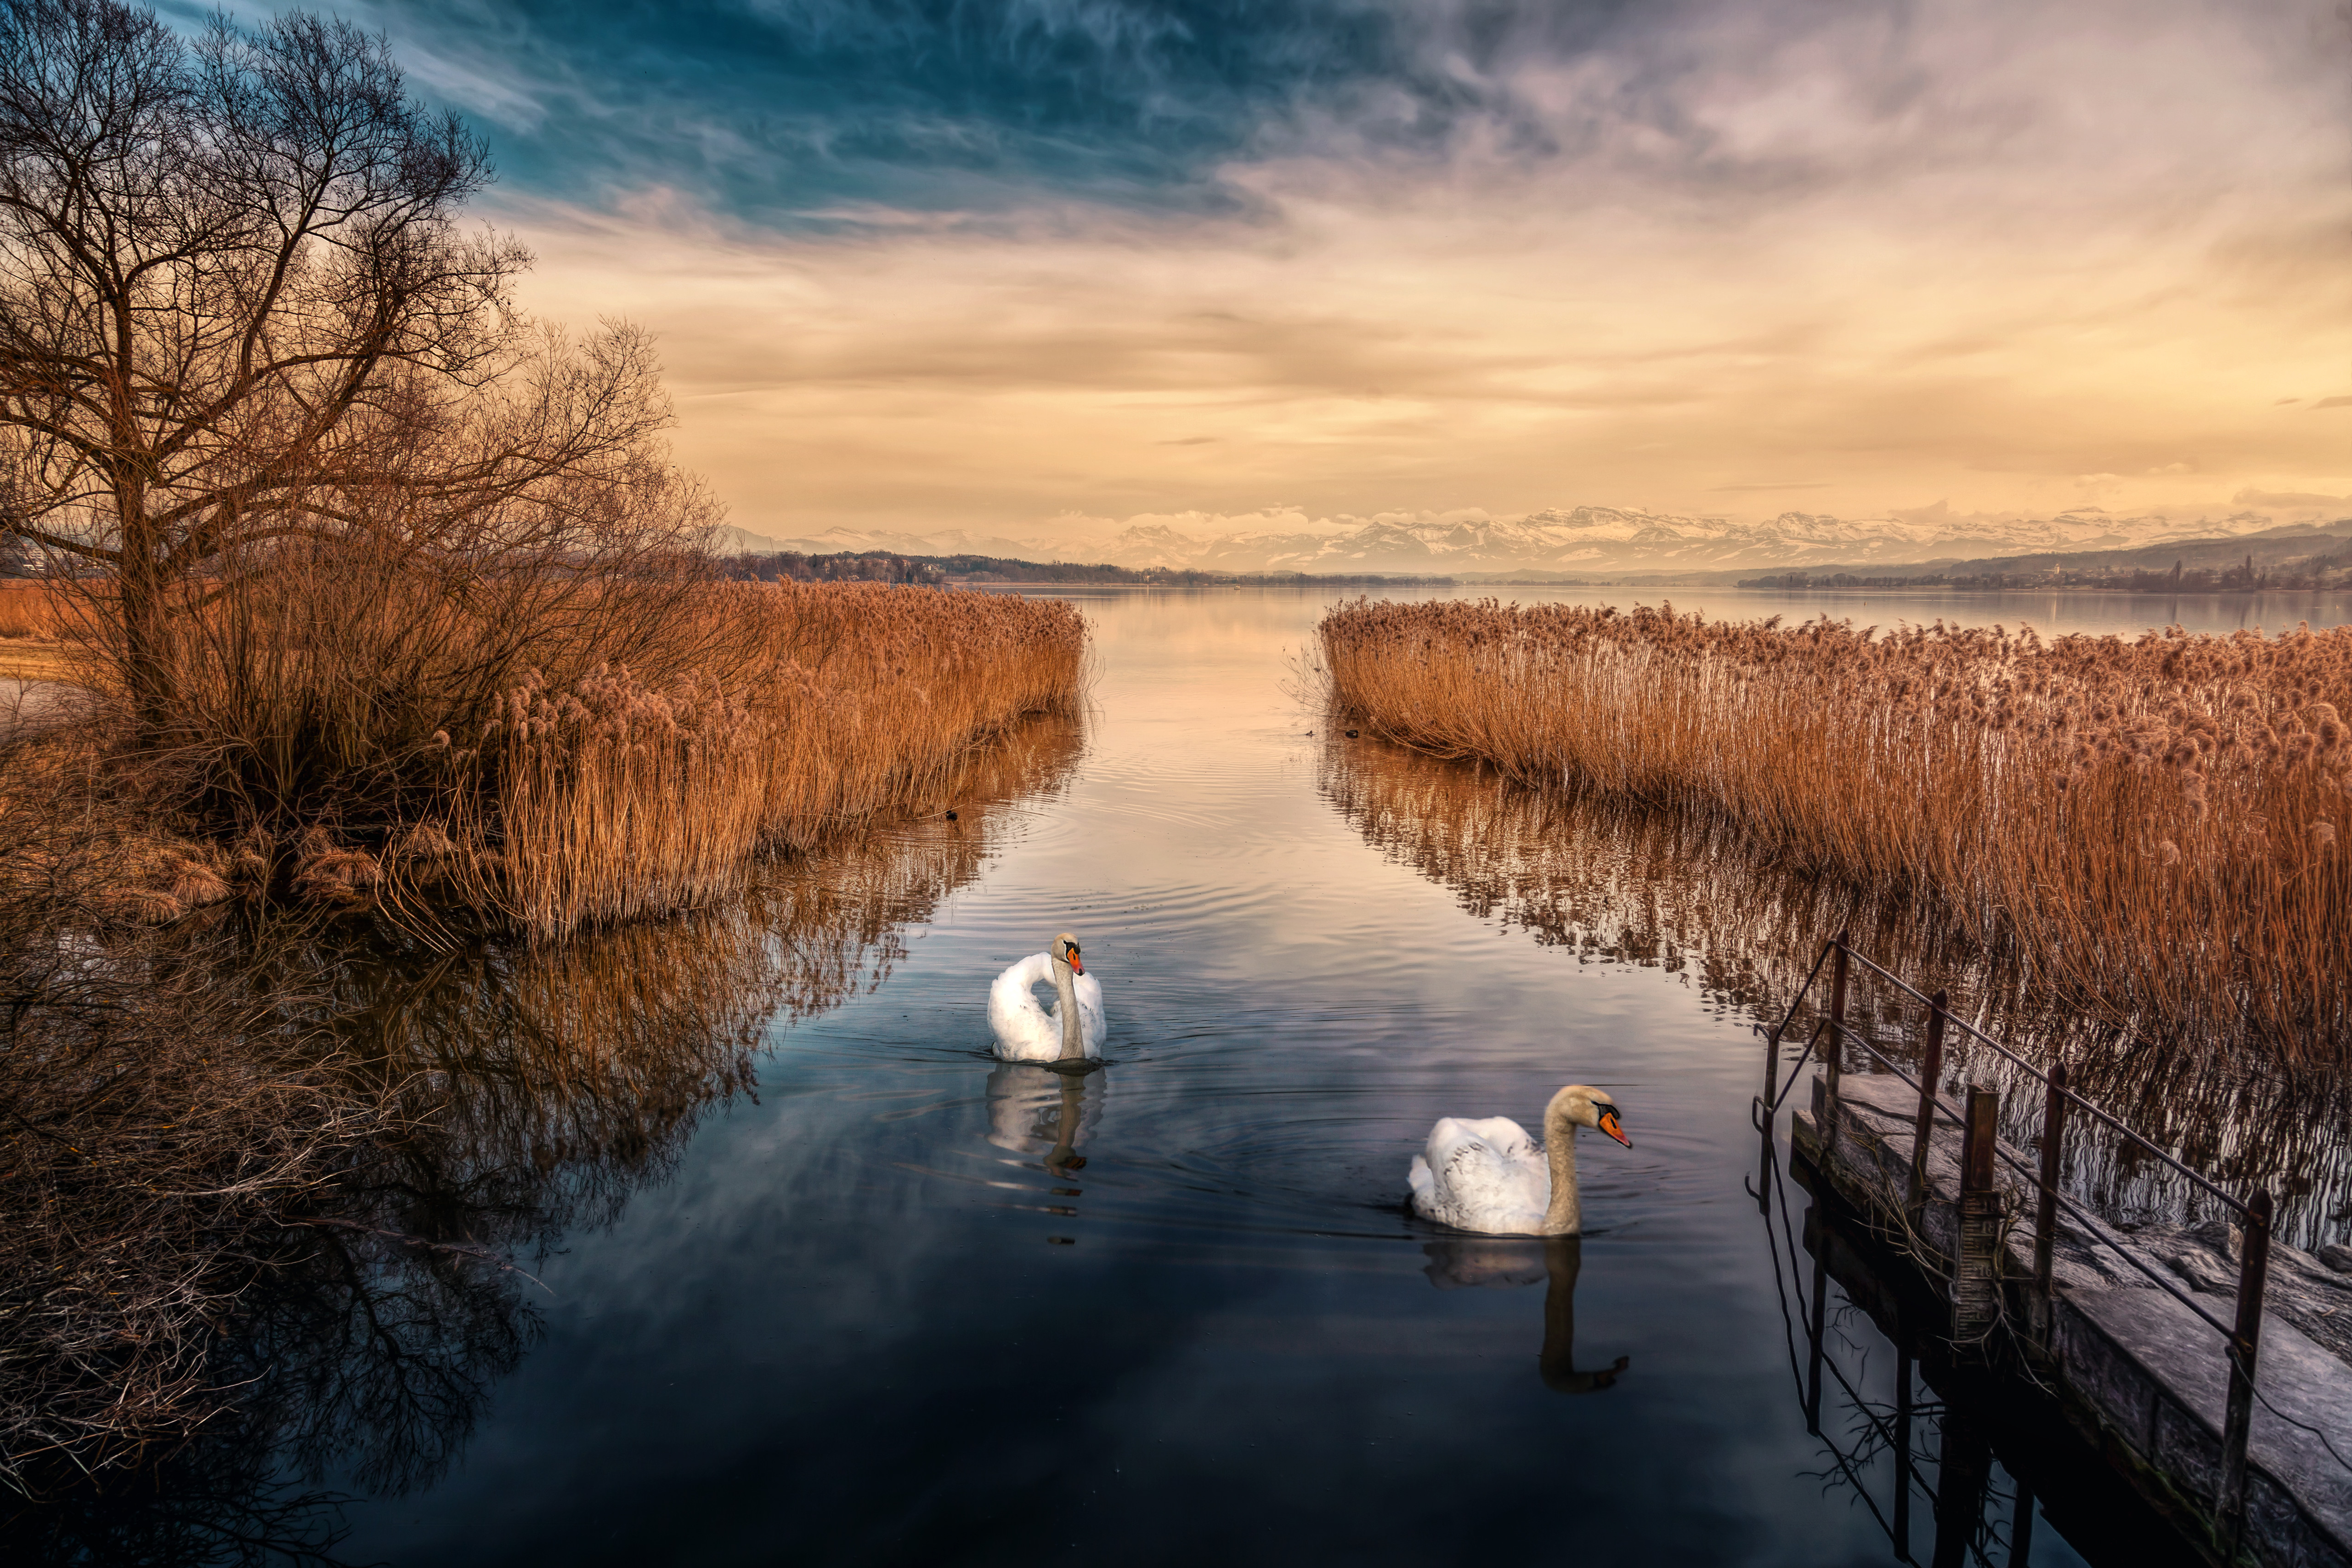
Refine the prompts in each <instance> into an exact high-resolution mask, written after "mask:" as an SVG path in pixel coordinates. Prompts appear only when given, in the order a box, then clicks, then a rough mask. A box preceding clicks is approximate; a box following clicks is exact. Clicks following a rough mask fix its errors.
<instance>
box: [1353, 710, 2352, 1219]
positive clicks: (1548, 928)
mask: <svg viewBox="0 0 2352 1568" xmlns="http://www.w3.org/2000/svg"><path fill="white" fill-rule="evenodd" d="M1318 783H1319V787H1320V789H1321V791H1322V794H1323V795H1324V797H1325V798H1326V799H1327V800H1328V802H1329V803H1330V804H1331V805H1332V806H1333V807H1334V808H1335V809H1337V810H1338V811H1339V814H1340V815H1341V816H1343V817H1344V818H1346V820H1347V821H1348V822H1349V824H1350V825H1351V826H1354V827H1355V828H1356V830H1357V831H1358V832H1360V833H1361V834H1362V835H1363V837H1364V839H1365V841H1366V842H1367V843H1368V844H1370V845H1371V846H1372V847H1375V848H1377V849H1379V850H1380V851H1381V853H1382V854H1384V855H1386V856H1387V857H1388V858H1391V860H1394V861H1396V862H1398V863H1401V864H1403V865H1406V866H1410V867H1412V868H1413V869H1414V870H1415V871H1417V872H1419V873H1420V874H1421V875H1422V876H1423V877H1425V878H1427V879H1429V880H1431V881H1433V882H1435V883H1438V884H1440V885H1442V886H1444V887H1446V888H1449V889H1452V890H1453V891H1454V894H1455V896H1456V897H1457V898H1458V900H1460V902H1461V904H1462V907H1463V909H1464V910H1465V911H1466V912H1468V913H1470V914H1471V915H1474V916H1475V917H1477V918H1478V919H1481V920H1492V921H1496V922H1497V923H1498V924H1500V925H1502V926H1504V927H1506V928H1516V929H1519V930H1522V931H1526V932H1527V934H1528V936H1529V937H1530V938H1532V939H1533V940H1534V941H1535V942H1538V943H1540V944H1543V945H1546V946H1556V947H1565V948H1569V949H1572V950H1573V951H1575V952H1577V954H1578V955H1579V957H1580V961H1583V962H1592V963H1631V964H1638V965H1642V966H1644V967H1655V968H1660V969H1663V970H1664V971H1666V972H1668V973H1678V974H1681V975H1683V976H1684V977H1685V980H1686V982H1687V983H1688V984H1693V985H1695V986H1696V988H1697V989H1698V990H1699V991H1700V992H1701V994H1703V995H1705V996H1706V998H1708V999H1709V1000H1710V1001H1711V1002H1713V1003H1714V1004H1715V1005H1717V1006H1719V1007H1721V1008H1723V1009H1724V1010H1726V1011H1728V1012H1733V1013H1741V1014H1746V1015H1747V1016H1749V1017H1751V1018H1752V1019H1754V1020H1755V1021H1757V1022H1759V1023H1760V1024H1762V1025H1765V1026H1769V1025H1771V1024H1774V1023H1777V1022H1779V1021H1780V1018H1781V1016H1783V1014H1784V1013H1785V1012H1786V1011H1787V1009H1788V1006H1789V1004H1790V998H1791V997H1793V996H1794V995H1795V994H1797V992H1798V991H1799V989H1800V988H1801V986H1802V984H1803V983H1804V980H1805V977H1806V974H1807V973H1808V971H1809V970H1810V969H1811V966H1812V964H1813V962H1814V960H1815V959H1816V958H1817V957H1818V956H1819V954H1820V952H1821V951H1822V943H1823V942H1827V941H1828V940H1829V939H1830V938H1831V937H1832V936H1834V935H1835V934H1836V933H1837V932H1838V931H1847V932H1849V940H1850V941H1851V942H1852V943H1853V946H1854V947H1855V948H1856V949H1857V950H1858V951H1860V952H1864V953H1867V954H1869V955H1870V956H1871V957H1872V958H1873V959H1874V960H1875V961H1876V962H1878V963H1883V964H1885V966H1886V967H1888V968H1889V969H1892V970H1893V971H1895V973H1898V974H1900V975H1903V976H1904V977H1905V978H1906V980H1908V981H1909V982H1910V983H1911V984H1914V985H1916V986H1917V987H1918V988H1920V989H1921V990H1923V991H1934V990H1937V989H1939V988H1940V989H1945V990H1948V992H1949V993H1950V994H1951V1004H1950V1005H1951V1007H1952V1009H1953V1011H1954V1012H1955V1013H1957V1014H1958V1015H1959V1016H1963V1017H1966V1018H1968V1019H1969V1022H1971V1023H1973V1024H1975V1025H1976V1026H1978V1027H1979V1028H1981V1029H1983V1030H1985V1031H1986V1032H1987V1033H1989V1034H1990V1035H1992V1036H1993V1037H1995V1038H1997V1039H2000V1040H2001V1041H2003V1042H2004V1043H2005V1044H2007V1045H2008V1047H2010V1048H2011V1049H2012V1050H2014V1051H2016V1052H2018V1053H2019V1054H2020V1055H2021V1056H2023V1057H2026V1058H2029V1059H2032V1060H2039V1061H2043V1062H2047V1061H2052V1060H2056V1059H2060V1058H2063V1059H2064V1060H2065V1061H2066V1062H2067V1064H2068V1070H2069V1072H2070V1073H2071V1074H2072V1076H2073V1081H2074V1087H2075V1088H2076V1089H2080V1090H2082V1091H2083V1092H2084V1093H2085V1094H2086V1095H2088V1096H2089V1097H2091V1098H2092V1099H2093V1100H2095V1102H2097V1103H2099V1104H2101V1105H2104V1106H2105V1107H2106V1108H2107V1109H2108V1110H2112V1111H2114V1112H2115V1113H2116V1114H2117V1115H2118V1116H2120V1117H2122V1118H2123V1119H2124V1120H2125V1121H2127V1122H2129V1123H2130V1124H2131V1125H2132V1126H2134V1127H2135V1128H2137V1129H2138V1130H2139V1131H2141V1132H2142V1133H2143V1134H2145V1135H2146V1136H2147V1137H2149V1138H2152V1139H2154V1140H2155V1141H2156V1142H2158V1143H2161V1144H2165V1145H2167V1146H2168V1147H2170V1148H2172V1149H2173V1150H2174V1151H2175V1152H2177V1153H2178V1154H2179V1157H2180V1158H2182V1159H2184V1160H2186V1161H2188V1162H2189V1163H2191V1164H2193V1165H2196V1166H2197V1167H2199V1168H2200V1169H2201V1170H2203V1171H2205V1172H2206V1173H2209V1174H2210V1175H2213V1176H2215V1177H2216V1178H2217V1179H2219V1180H2221V1181H2222V1182H2223V1183H2224V1184H2252V1183H2256V1182H2262V1183H2266V1184H2270V1185H2272V1186H2273V1190H2274V1192H2275V1194H2277V1196H2278V1198H2279V1210H2278V1220H2277V1234H2278V1235H2279V1237H2281V1238H2282V1239H2284V1240H2285V1241H2287V1242H2289V1243H2291V1244H2293V1245H2295V1246H2299V1247H2304V1248H2305V1249H2307V1250H2308V1249H2312V1248H2315V1247H2319V1246H2321V1245H2324V1244H2326V1243H2328V1242H2333V1241H2339V1240H2342V1239H2344V1237H2346V1236H2347V1234H2352V1147H2347V1140H2346V1138H2345V1136H2344V1128H2345V1126H2346V1112H2347V1094H2346V1092H2345V1089H2344V1087H2343V1086H2341V1085H2336V1084H2333V1083H2326V1082H2313V1081H2309V1080H2304V1081H2298V1080H2296V1079H2293V1078H2291V1077H2289V1076H2287V1075H2286V1074H2284V1073H2283V1072H2273V1073H2267V1074H2265V1073H2258V1072H2252V1071H2248V1070H2245V1069H2243V1068H2235V1067H2229V1066H2224V1065H2222V1064H2220V1063H2217V1062H2214V1061H2211V1060H2208V1059H2202V1058H2198V1059H2187V1060H2184V1059H2182V1058H2179V1057H2178V1056H2176V1055H2171V1054H2168V1053H2166V1052H2164V1051H2163V1050H2162V1049H2161V1048H2160V1047H2151V1046H2148V1045H2146V1044H2144V1043H2142V1042H2140V1041H2137V1040H2134V1039H2129V1038H2118V1037H2116V1035H2115V1033H2114V1032H2113V1031H2111V1030H2108V1029H2105V1028H2102V1027H2099V1026H2092V1025H2088V1024H2085V1023H2084V1022H2083V1021H2082V1020H2080V1019H2078V1018H2074V1017H2071V1016H2058V1015H2053V1013H2051V1012H2050V1011H2049V1010H2048V1009H2047V1008H2045V1007H2044V1006H2042V1005H2041V1002H2040V998H2039V993H2038V991H2037V988H2036V986H2035V984H2034V983H2033V975H2032V972H2031V970H2030V969H2028V968H2027V967H2026V966H2024V965H2023V964H2021V963H2019V962H2018V961H2017V959H2016V958H2015V956H2014V955H2013V954H2011V953H2007V952H1987V951H1985V950H1983V949H1981V948H1979V947H1978V946H1977V945H1976V944H1974V943H1972V942H1969V941H1968V940H1966V939H1965V938H1963V937H1962V936H1960V935H1959V934H1958V931H1956V930H1955V929H1954V928H1953V926H1952V925H1951V924H1950V923H1949V922H1948V921H1942V920H1939V919H1938V918H1937V913H1936V911H1935V910H1934V908H1933V907H1932V906H1931V905H1929V904H1927V902H1925V901H1923V900H1903V899H1898V898H1889V897H1875V898H1874V897H1869V896H1864V895H1856V894H1853V893H1852V892H1850V891H1847V890H1845V889H1840V888H1836V887H1834V886H1832V885H1831V884H1827V883H1824V882H1822V881H1820V880H1818V879H1814V878H1811V877H1808V876H1804V875H1801V874H1797V873H1793V872H1791V871H1790V870H1788V869H1786V868H1782V867H1779V866H1776V865H1774V864H1773V863H1772V862H1771V861H1770V860H1769V859H1767V858H1763V857H1761V856H1759V855H1758V854H1757V853H1755V852H1754V851H1752V850H1751V849H1749V848H1748V847H1747V846H1746V845H1745V844H1744V843H1743V842H1742V841H1741V840H1740V838H1739V837H1738V836H1737V835H1736V834H1733V833H1730V832H1728V831H1727V830H1726V829H1724V828H1722V827H1721V826H1716V825H1711V824H1706V823H1703V822H1698V821H1695V820H1694V819H1692V818H1691V817H1689V816H1683V815H1680V814H1675V813H1666V812H1654V811H1644V810H1641V809H1638V808H1633V807H1627V806H1622V805H1612V804H1603V803H1598V802H1594V801H1591V800H1585V799H1579V798H1577V797H1575V796H1573V795H1568V794H1565V793H1559V792H1552V791H1539V790H1534V789H1530V788H1528V787H1526V786H1524V785H1520V784H1513V783H1511V782H1509V781H1507V780H1506V779H1504V778H1502V777H1501V776H1499V775H1498V774H1496V773H1494V772H1493V771H1492V770H1490V769H1486V768H1484V767H1482V766H1480V765H1479V764H1477V763H1461V762H1452V761H1448V760H1444V759H1441V758H1435V757H1431V756H1427V755H1424V754H1423V753H1421V752H1413V751H1411V750H1408V749H1406V748H1403V747H1400V746H1393V745H1390V744H1387V743H1385V742H1379V741H1375V740H1371V739H1368V738H1367V739H1358V740H1352V741H1351V740H1346V739H1341V738H1334V739H1332V740H1331V741H1330V742H1329V743H1328V744H1327V745H1326V747H1325V749H1324V751H1323V753H1322V759H1321V764H1320V772H1319V780H1318ZM1822 989H1823V990H1824V991H1825V988H1822ZM1848 1011H1849V1017H1850V1018H1851V1019H1852V1020H1853V1021H1855V1022H1857V1023H1859V1024H1861V1025H1863V1026H1865V1027H1867V1028H1869V1030H1870V1031H1871V1033H1872V1035H1873V1037H1874V1038H1876V1039H1878V1040H1880V1041H1882V1042H1884V1043H1885V1047H1887V1048H1888V1049H1889V1054H1890V1055H1894V1056H1895V1057H1896V1058H1897V1059H1898V1060H1904V1061H1906V1063H1907V1064H1908V1065H1910V1066H1913V1067H1916V1062H1917V1058H1918V1053H1919V1049H1920V1043H1921V1040H1922V1038H1923V1037H1924V1030H1925V1026H1926V1016H1925V1015H1926V1010H1925V1009H1924V1008H1923V1007H1921V1006H1920V1005H1918V1004H1917V1003H1916V1002H1915V1001H1913V1000H1912V999H1911V998H1910V997H1908V996H1906V995H1905V994H1903V993H1901V992H1900V991H1898V990H1896V989H1895V987H1893V986H1890V985H1886V984H1884V983H1874V982H1873V981H1872V980H1871V978H1870V977H1869V976H1868V975H1867V974H1866V973H1863V972H1860V971H1857V973H1856V975H1855V979H1854V983H1853V995H1852V997H1851V999H1850V1001H1849V1004H1848ZM1817 1021H1818V1019H1817V1016H1816V1015H1815V1012H1814V1007H1813V1002H1812V999H1811V998H1809V999H1808V1001H1807V1004H1806V1005H1805V1006H1804V1007H1803V1008H1802V1009H1801V1011H1800V1013H1799V1015H1798V1016H1797V1019H1796V1021H1795V1022H1794V1024H1792V1026H1790V1030H1789V1032H1788V1035H1787V1037H1786V1038H1787V1041H1788V1042H1789V1043H1788V1044H1787V1045H1786V1046H1784V1047H1783V1050H1782V1071H1783V1074H1784V1075H1785V1074H1786V1073H1787V1071H1788V1070H1789V1069H1790V1066H1791V1065H1792V1064H1793V1060H1794V1058H1795V1057H1796V1054H1797V1050H1796V1047H1797V1045H1798V1044H1799V1043H1801V1041H1803V1040H1805V1039H1807V1038H1809V1037H1811V1032H1812V1027H1813V1025H1814V1024H1815V1023H1816V1022H1817ZM1757 1060H1758V1066H1759V1079H1760V1072H1761V1067H1762V1061H1763V1047H1762V1044H1761V1042H1760V1041H1759V1045H1758V1048H1757ZM1843 1066H1844V1068H1846V1070H1849V1071H1855V1072H1870V1071H1874V1070H1884V1069H1883V1068H1878V1067H1877V1066H1876V1064H1874V1062H1873V1061H1872V1060H1871V1059H1870V1058H1869V1056H1868V1054H1867V1053H1866V1052H1864V1051H1863V1050H1862V1049H1861V1048H1860V1047H1848V1050H1847V1055H1846V1057H1845V1059H1844V1062H1843ZM1946 1069H1947V1079H1946V1082H1947V1085H1948V1086H1949V1087H1952V1088H1957V1087H1958V1086H1959V1085H1961V1084H1964V1083H1968V1082H1975V1083H1979V1084H1983V1085H1985V1086H1987V1087H1990V1088H1994V1089H1999V1090H2000V1092H2001V1103H2002V1123H2003V1128H2002V1131H2003V1136H2004V1137H2005V1138H2007V1139H2008V1140H2009V1141H2010V1142H2012V1143H2014V1144H2016V1145H2017V1146H2018V1147H2020V1148H2032V1147H2035V1146H2037V1145H2038V1142H2039V1129H2040V1125H2041V1116H2042V1104H2041V1090H2040V1087H2039V1085H2038V1084H2036V1083H2033V1082H2032V1080H2031V1079H2028V1078H2027V1076H2026V1075H2024V1074H2022V1073H2021V1072H2019V1071H2018V1070H2017V1069H2016V1068H2014V1067H2013V1066H2011V1064H2009V1063H2006V1062H2004V1061H2002V1060H2001V1059H2000V1058H1999V1057H1997V1056H1995V1055H1994V1054H1993V1053H1991V1052H1990V1051H1986V1050H1983V1049H1981V1048H1978V1049H1975V1050H1971V1049H1969V1047H1968V1043H1967V1041H1966V1039H1965V1037H1959V1036H1958V1034H1957V1032H1956V1034H1955V1037H1954V1038H1953V1039H1952V1040H1951V1041H1949V1042H1948V1047H1947V1053H1946ZM1799 1092H1802V1089H1800V1091H1799ZM2066 1144H2067V1147H2066V1149H2065V1151H2064V1159H2063V1179H2064V1181H2065V1183H2066V1184H2067V1186H2068V1188H2069V1189H2070V1190H2071V1191H2073V1192H2074V1193H2075V1194H2079V1195H2080V1196H2082V1197H2084V1199H2086V1200H2088V1201H2090V1202H2092V1203H2094V1204H2095V1205H2097V1206H2098V1207H2099V1208H2100V1210H2102V1211H2103V1212H2104V1213H2105V1214H2106V1215H2109V1216H2111V1217H2113V1218H2116V1219H2119V1220H2123V1221H2126V1222H2138V1221H2145V1220H2163V1221H2170V1222H2189V1221H2194V1220H2199V1219H2203V1218H2208V1217H2210V1215H2209V1214H2208V1212H2207V1208H2208V1205H2209V1202H2210V1201H2209V1200H2200V1196H2199V1194H2197V1193H2196V1192H2195V1190H2194V1189H2193V1188H2191V1187H2190V1186H2189V1184H2188V1183H2187V1182H2186V1180H2185V1179H2184V1178H2181V1177H2180V1176H2179V1175H2178V1174H2177V1173H2173V1172H2172V1171H2171V1170H2170V1169H2169V1168H2168V1167H2166V1166H2163V1165H2161V1164H2160V1163H2158V1162H2155V1161H2153V1160H2150V1159H2148V1158H2147V1157H2146V1156H2145V1155H2142V1154H2138V1153H2137V1152H2135V1150H2134V1149H2133V1147H2132V1146H2131V1145H2129V1144H2128V1143H2126V1142H2123V1141H2122V1140H2120V1139H2117V1138H2116V1137H2114V1136H2113V1135H2112V1134H2111V1133H2108V1132H2106V1131H2105V1130H2104V1129H2102V1128H2099V1127H2098V1126H2096V1125H2095V1123H2092V1122H2091V1121H2090V1119H2089V1118H2087V1117H2079V1116H2078V1117H2076V1118H2074V1121H2073V1124H2072V1125H2071V1126H2070V1127H2069V1129H2068V1131H2067V1137H2066Z"/></svg>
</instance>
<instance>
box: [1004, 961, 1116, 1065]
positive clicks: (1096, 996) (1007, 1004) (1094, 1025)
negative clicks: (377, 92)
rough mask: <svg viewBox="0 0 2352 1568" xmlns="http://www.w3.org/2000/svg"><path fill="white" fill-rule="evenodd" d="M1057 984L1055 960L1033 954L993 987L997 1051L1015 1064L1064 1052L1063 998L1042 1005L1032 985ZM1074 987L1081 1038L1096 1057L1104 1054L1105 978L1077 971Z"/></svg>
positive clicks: (1048, 1058)
mask: <svg viewBox="0 0 2352 1568" xmlns="http://www.w3.org/2000/svg"><path fill="white" fill-rule="evenodd" d="M1053 983H1054V961H1053V959H1052V958H1050V957H1049V956H1047V955H1046V954H1045V953H1042V952H1033V953H1031V954H1030V955H1029V956H1028V957H1026V958H1024V959H1023V960H1022V961H1021V962H1020V963H1015V964H1013V965H1012V966H1011V967H1010V968H1008V969H1006V970H1005V972H1004V973H1002V974H1000V975H998V976H997V977H996V981H995V983H994V984H992V985H990V986H989V988H988V1026H989V1027H990V1028H991V1029H992V1030H993V1031H994V1032H995V1034H996V1054H997V1055H998V1056H1000V1057H1002V1058H1004V1059H1005V1060H1006V1061H1009V1062H1050V1061H1055V1060H1058V1059H1059V1058H1060V1057H1061V1055H1062V1018H1061V1004H1060V998H1059V997H1056V998H1055V1004H1054V1005H1052V1006H1045V1005H1040V1004H1039V1002H1038V1000H1037V998H1036V995H1035V994H1034V993H1033V992H1032V991H1031V989H1030V987H1032V986H1034V985H1038V984H1045V985H1051V984H1053ZM1070 987H1071V989H1072V990H1073V991H1074V992H1076V994H1077V998H1078V1042H1079V1044H1080V1046H1081V1047H1084V1049H1085V1051H1086V1054H1087V1058H1088V1059H1090V1060H1097V1059H1099V1058H1101V1056H1102V1047H1103V1037H1104V1036H1105V1035H1106V1034H1107V1033H1108V1029H1107V1027H1106V1026H1105V1024H1104V1021H1103V993H1102V982H1101V981H1099V980H1097V979H1096V978H1095V977H1094V976H1093V975H1091V974H1074V975H1072V976H1071V977H1070Z"/></svg>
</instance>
